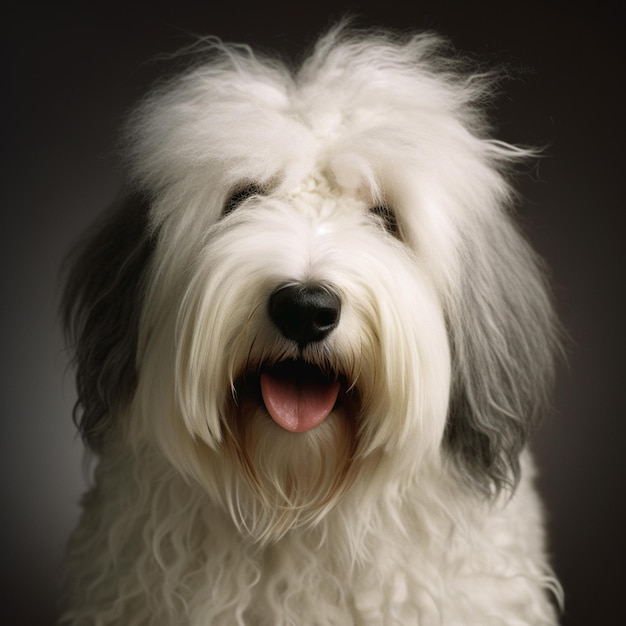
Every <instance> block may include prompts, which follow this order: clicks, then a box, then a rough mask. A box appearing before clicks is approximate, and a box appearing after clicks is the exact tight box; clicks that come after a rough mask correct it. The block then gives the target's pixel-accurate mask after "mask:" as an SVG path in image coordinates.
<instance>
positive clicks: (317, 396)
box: [246, 360, 346, 433]
mask: <svg viewBox="0 0 626 626" xmlns="http://www.w3.org/2000/svg"><path fill="white" fill-rule="evenodd" d="M246 378H247V383H248V385H249V384H250V382H251V381H250V379H249V378H248V377H246ZM257 380H258V390H259V398H260V401H261V402H262V403H263V405H264V407H265V409H266V411H267V412H268V414H269V415H270V417H271V418H272V419H273V420H274V422H275V423H276V424H278V425H279V426H281V427H282V428H284V429H285V430H288V431H291V432H294V433H303V432H306V431H309V430H312V429H313V428H315V427H316V426H319V425H320V424H321V423H322V422H324V420H326V418H327V417H328V416H329V415H330V414H331V412H332V411H333V409H335V408H336V406H337V405H338V404H340V403H341V402H342V401H344V402H345V401H346V384H345V377H343V376H340V375H337V374H335V373H329V372H325V371H323V370H322V369H321V368H319V367H318V366H316V365H313V364H311V363H307V362H305V361H303V360H287V361H281V362H280V363H277V364H276V365H273V366H271V367H268V368H264V369H262V370H261V373H260V374H259V375H258V379H257ZM255 386H256V381H255Z"/></svg>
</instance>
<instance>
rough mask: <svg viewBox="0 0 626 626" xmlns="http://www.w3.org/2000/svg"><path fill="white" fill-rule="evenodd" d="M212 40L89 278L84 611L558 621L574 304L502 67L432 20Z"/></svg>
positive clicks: (130, 618)
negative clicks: (553, 295) (546, 412)
mask: <svg viewBox="0 0 626 626" xmlns="http://www.w3.org/2000/svg"><path fill="white" fill-rule="evenodd" d="M206 48H208V50H207V49H205V50H204V52H203V54H202V59H201V60H200V61H199V62H198V63H197V64H196V65H194V66H193V67H192V68H191V69H190V70H189V71H188V72H187V73H186V74H185V75H183V76H182V77H179V78H177V79H176V80H174V81H172V82H169V83H166V84H162V85H160V86H159V87H158V88H157V89H156V90H155V91H154V92H153V93H152V95H150V97H148V98H147V100H146V101H145V102H144V103H143V104H142V106H141V107H140V108H139V109H138V111H137V112H136V114H135V115H134V116H133V117H132V119H131V123H130V125H129V130H128V152H127V154H128V165H129V170H130V172H131V177H130V185H129V193H128V197H127V198H126V200H125V202H124V203H123V205H122V206H121V207H120V208H119V210H118V211H117V212H116V213H115V214H114V215H113V217H111V218H110V219H109V220H108V221H107V222H106V223H105V224H104V225H103V226H101V228H100V229H99V231H98V232H97V233H96V234H95V236H94V237H93V238H92V239H91V240H90V242H89V243H88V244H87V246H86V247H84V249H83V252H82V254H81V256H80V257H79V258H78V260H77V261H76V262H75V265H74V268H73V270H72V273H71V275H70V277H69V283H68V289H67V292H66V299H65V315H66V320H67V324H68V327H69V331H70V336H71V337H72V339H73V341H74V344H75V345H74V348H75V350H76V364H77V379H78V393H79V404H78V407H79V412H78V415H77V419H78V422H79V424H80V428H81V431H82V433H83V436H84V438H85V440H86V442H87V443H88V444H89V446H90V448H91V449H92V450H94V451H95V452H96V453H97V455H98V458H99V462H98V465H97V469H96V472H95V484H94V486H93V488H92V489H91V491H89V493H88V494H87V495H86V497H85V500H84V513H83V517H82V520H81V522H80V525H79V527H78V529H77V530H76V532H75V534H74V536H73V538H72V541H71V545H70V549H69V555H68V581H69V582H68V598H67V603H68V604H67V610H66V612H65V614H64V617H63V618H62V622H63V623H70V624H76V625H83V624H85V625H87V624H89V625H91V624H93V625H98V626H103V625H106V624H123V625H125V626H126V625H127V626H130V625H148V624H150V625H175V626H179V625H193V626H200V625H202V626H207V625H220V624H227V625H231V624H246V625H253V626H257V625H259V626H261V625H263V626H265V625H271V626H276V625H281V624H284V625H287V624H292V625H298V626H305V625H309V624H310V625H312V624H317V625H321V626H327V625H331V624H337V625H341V626H346V625H348V624H415V625H419V626H434V625H444V626H496V625H497V626H502V625H509V626H522V625H527V626H541V625H549V624H552V625H553V624H556V611H555V610H554V608H553V601H552V600H551V599H550V598H549V596H551V595H554V596H556V599H557V600H558V601H559V600H560V595H561V593H560V588H559V586H558V583H557V582H556V580H555V579H554V578H553V576H552V574H551V571H550V568H549V565H548V563H547V559H546V556H545V549H544V537H543V523H542V513H541V507H540V504H539V502H538V499H537V496H536V493H535V491H534V487H533V484H532V481H533V465H532V461H531V459H530V458H529V455H528V453H527V451H526V450H525V444H526V442H527V439H528V436H529V434H530V433H531V432H532V430H533V428H534V426H535V425H536V424H537V422H538V420H539V418H540V416H541V414H542V412H543V409H544V406H545V403H546V396H547V393H548V391H549V387H550V384H551V379H552V373H553V355H554V352H555V350H556V349H557V347H558V340H557V335H558V332H557V330H556V329H557V325H556V323H555V320H554V315H553V310H552V305H551V301H550V297H549V295H548V292H547V289H546V285H545V280H544V278H543V274H542V270H541V264H540V262H539V261H538V259H537V258H536V256H535V255H534V253H533V252H532V251H531V250H530V248H529V246H528V245H527V243H525V241H524V239H523V238H522V237H521V236H520V234H519V232H518V230H517V229H516V227H515V225H514V223H513V221H512V218H511V215H510V204H511V200H512V192H511V189H510V187H509V185H508V183H507V182H506V176H505V175H506V174H507V172H508V171H509V170H510V169H511V166H512V165H513V164H515V163H516V162H519V160H520V159H522V158H526V157H528V156H529V152H528V151H525V150H521V149H517V148H514V147H511V146H509V145H506V144H503V143H501V142H498V141H495V140H493V139H489V138H488V136H487V128H486V122H485V120H484V118H483V116H482V114H481V111H480V110H479V107H478V105H479V104H480V103H481V102H483V101H484V99H485V95H486V94H487V93H488V89H489V78H488V77H486V76H485V74H480V73H479V74H474V75H472V74H469V73H467V72H465V70H463V67H462V64H461V63H460V62H459V61H451V60H450V59H449V58H448V56H447V55H446V56H445V57H444V56H442V54H441V51H442V45H441V41H440V40H438V39H437V38H436V37H434V36H432V35H418V36H415V37H411V38H403V37H394V36H392V35H389V34H371V33H369V34H366V35H364V34H361V33H355V32H347V31H346V29H345V28H337V29H335V30H333V31H332V32H331V33H330V34H328V35H326V36H325V37H323V38H322V39H321V40H320V41H319V43H318V44H317V46H316V47H315V49H314V50H313V52H312V54H311V55H310V56H309V57H308V58H307V59H306V61H305V62H304V63H303V64H302V65H301V66H300V67H297V68H293V67H287V66H286V65H284V64H283V63H281V62H279V61H277V60H275V59H269V58H260V57H259V56H255V55H254V54H253V53H252V52H251V51H250V50H249V49H248V48H247V47H244V46H227V45H223V44H221V43H219V42H217V41H210V42H208V44H207V46H206Z"/></svg>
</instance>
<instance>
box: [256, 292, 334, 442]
mask: <svg viewBox="0 0 626 626" xmlns="http://www.w3.org/2000/svg"><path fill="white" fill-rule="evenodd" d="M268 313H269V317H270V319H271V321H272V323H273V324H274V325H275V326H276V328H278V330H279V331H280V333H281V334H282V335H283V336H284V337H285V338H287V339H289V340H291V341H294V342H296V343H297V344H298V347H299V349H300V352H302V350H303V349H304V347H305V346H307V345H309V344H311V343H315V342H319V341H322V340H323V339H325V338H326V337H327V336H328V335H329V334H330V333H331V332H332V331H333V330H334V329H335V328H336V327H337V325H338V323H339V317H340V313H341V300H340V298H339V296H338V295H337V294H336V293H334V292H333V291H332V290H330V289H329V288H328V287H326V286H324V285H320V284H316V283H289V284H286V285H282V286H280V287H278V288H277V289H276V290H275V291H274V292H273V293H272V295H271V296H270V298H269V303H268ZM260 388H261V396H262V399H263V403H264V405H265V408H266V409H267V412H268V413H269V414H270V416H271V417H272V419H273V420H274V421H275V422H276V423H277V424H278V425H279V426H281V427H282V428H284V429H286V430H289V431H292V432H305V431H308V430H311V429H312V428H315V427H316V426H318V425H319V424H321V423H322V422H323V421H324V420H325V419H326V418H327V417H328V415H329V414H330V413H331V411H332V410H333V408H334V406H335V404H336V403H337V399H338V396H339V392H340V389H341V384H340V382H339V380H338V377H337V374H336V373H334V372H326V371H324V370H323V369H322V368H320V367H319V366H318V365H316V364H312V363H308V362H305V361H304V360H301V359H289V360H285V361H281V362H279V363H277V364H275V365H274V366H272V367H270V368H268V369H266V370H265V371H263V372H262V373H261V376H260Z"/></svg>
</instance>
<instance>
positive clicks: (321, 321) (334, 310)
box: [269, 283, 341, 346]
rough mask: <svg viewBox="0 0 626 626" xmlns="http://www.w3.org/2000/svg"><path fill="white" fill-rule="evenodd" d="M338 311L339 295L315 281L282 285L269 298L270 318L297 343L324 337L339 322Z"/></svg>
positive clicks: (286, 335) (306, 342) (302, 344)
mask: <svg viewBox="0 0 626 626" xmlns="http://www.w3.org/2000/svg"><path fill="white" fill-rule="evenodd" d="M340 312H341V300H340V299H339V296H338V295H337V294H335V293H334V292H332V291H331V290H330V289H328V288H327V287H325V286H322V285H319V284H314V283H304V284H301V283H297V284H289V285H284V286H282V287H279V288H278V289H276V291H274V293H272V295H271V296H270V301H269V314H270V318H271V320H272V322H274V324H275V325H276V327H277V328H278V329H279V330H280V332H281V333H282V334H283V335H284V336H285V337H287V338H288V339H292V340H293V341H296V342H298V344H299V345H300V346H304V345H306V344H308V343H313V342H315V341H321V340H322V339H324V337H326V336H327V335H328V334H329V333H330V332H331V331H332V330H333V329H334V328H335V327H336V326H337V324H338V323H339V314H340Z"/></svg>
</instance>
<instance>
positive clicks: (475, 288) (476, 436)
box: [446, 212, 561, 495]
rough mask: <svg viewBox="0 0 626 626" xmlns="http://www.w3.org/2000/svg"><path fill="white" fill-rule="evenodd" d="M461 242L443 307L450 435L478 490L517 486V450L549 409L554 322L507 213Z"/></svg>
mask: <svg viewBox="0 0 626 626" xmlns="http://www.w3.org/2000/svg"><path fill="white" fill-rule="evenodd" d="M475 228H476V229H477V230H479V231H482V232H481V235H482V236H479V237H476V236H475V233H474V232H472V233H469V234H468V235H467V239H466V240H465V242H464V255H463V261H464V263H463V271H464V273H465V276H464V277H462V279H461V281H460V286H459V287H460V293H459V294H456V295H457V297H458V298H459V302H458V303H457V306H453V307H451V311H450V312H449V315H448V323H449V326H450V335H451V346H452V353H453V354H452V357H453V388H452V392H451V402H450V409H449V416H448V424H447V433H446V434H447V443H448V446H449V448H450V449H451V450H452V452H453V457H454V458H455V459H456V461H457V463H458V462H459V461H460V464H459V466H460V469H461V471H462V473H463V474H464V475H465V477H466V478H469V479H470V480H471V481H472V483H473V484H475V485H478V487H479V488H481V489H482V490H483V491H485V492H487V493H491V494H494V495H495V494H497V493H499V492H500V491H501V490H502V489H503V488H514V487H515V486H516V484H517V482H518V480H519V476H520V458H519V456H520V453H521V451H522V450H523V449H524V447H525V445H526V443H527V441H528V438H529V437H530V435H531V434H532V432H533V430H534V429H535V427H536V426H537V425H538V423H539V422H540V421H541V419H542V417H543V416H544V414H545V412H546V409H547V408H548V397H549V394H550V390H551V387H552V384H553V381H554V361H555V355H556V354H557V352H558V350H559V346H560V334H561V332H560V327H559V325H558V322H557V320H556V317H555V314H554V307H553V304H552V301H551V296H550V290H549V289H548V286H547V280H546V274H545V271H544V268H543V264H542V262H541V260H540V259H539V257H538V256H537V255H536V254H535V252H534V251H533V250H532V249H531V247H530V245H529V244H528V243H527V242H526V241H525V239H524V238H523V237H522V236H521V235H520V233H519V232H518V229H517V227H516V226H515V224H514V223H513V221H512V220H511V218H510V216H508V215H506V214H505V213H504V212H503V213H496V214H495V215H491V216H490V217H489V218H488V219H485V220H484V223H482V224H476V225H475Z"/></svg>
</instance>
